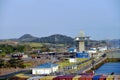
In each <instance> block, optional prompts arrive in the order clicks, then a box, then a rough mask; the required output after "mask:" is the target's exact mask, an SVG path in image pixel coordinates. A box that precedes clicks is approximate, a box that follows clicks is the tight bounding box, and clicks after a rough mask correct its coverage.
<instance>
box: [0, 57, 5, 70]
mask: <svg viewBox="0 0 120 80" xmlns="http://www.w3.org/2000/svg"><path fill="white" fill-rule="evenodd" d="M4 66H5V60H4V59H0V68H3V67H4Z"/></svg>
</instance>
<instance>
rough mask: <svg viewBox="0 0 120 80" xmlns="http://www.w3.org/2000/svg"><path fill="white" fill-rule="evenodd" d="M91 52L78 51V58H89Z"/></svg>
mask: <svg viewBox="0 0 120 80" xmlns="http://www.w3.org/2000/svg"><path fill="white" fill-rule="evenodd" d="M89 57H90V56H89V53H87V52H78V53H76V58H89Z"/></svg>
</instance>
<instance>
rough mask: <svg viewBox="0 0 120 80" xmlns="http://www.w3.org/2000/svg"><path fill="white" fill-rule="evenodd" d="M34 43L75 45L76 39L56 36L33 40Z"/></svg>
mask: <svg viewBox="0 0 120 80" xmlns="http://www.w3.org/2000/svg"><path fill="white" fill-rule="evenodd" d="M33 42H41V43H59V44H74V39H73V38H71V37H68V36H65V35H61V34H55V35H51V36H48V37H41V38H37V39H35V40H33Z"/></svg>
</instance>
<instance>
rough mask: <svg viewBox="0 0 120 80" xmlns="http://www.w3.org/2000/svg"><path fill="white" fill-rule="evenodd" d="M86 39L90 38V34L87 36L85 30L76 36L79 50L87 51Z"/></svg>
mask: <svg viewBox="0 0 120 80" xmlns="http://www.w3.org/2000/svg"><path fill="white" fill-rule="evenodd" d="M85 40H89V36H85V35H84V32H83V31H80V34H79V35H78V36H77V37H76V38H75V41H76V42H78V52H83V51H85Z"/></svg>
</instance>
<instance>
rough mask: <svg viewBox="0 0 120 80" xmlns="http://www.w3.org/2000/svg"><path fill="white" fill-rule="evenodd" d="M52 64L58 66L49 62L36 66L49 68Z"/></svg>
mask: <svg viewBox="0 0 120 80" xmlns="http://www.w3.org/2000/svg"><path fill="white" fill-rule="evenodd" d="M54 66H58V64H53V63H51V62H47V63H45V64H41V65H39V66H37V67H36V68H51V67H54Z"/></svg>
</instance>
